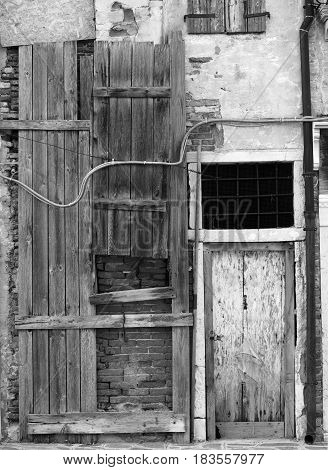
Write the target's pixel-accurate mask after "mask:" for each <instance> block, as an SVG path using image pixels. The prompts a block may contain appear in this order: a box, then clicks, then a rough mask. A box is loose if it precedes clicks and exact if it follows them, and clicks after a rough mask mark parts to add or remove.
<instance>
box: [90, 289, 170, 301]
mask: <svg viewBox="0 0 328 470" xmlns="http://www.w3.org/2000/svg"><path fill="white" fill-rule="evenodd" d="M174 298H175V292H174V290H173V289H172V287H152V288H150V289H136V290H123V291H117V292H106V293H104V294H94V295H91V296H90V297H89V299H90V302H91V304H92V305H104V304H108V303H113V302H123V303H125V302H141V301H143V300H158V299H174Z"/></svg>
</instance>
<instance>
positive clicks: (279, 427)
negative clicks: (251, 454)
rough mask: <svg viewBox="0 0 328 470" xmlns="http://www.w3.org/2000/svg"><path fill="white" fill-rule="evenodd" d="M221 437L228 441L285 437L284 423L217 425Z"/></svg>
mask: <svg viewBox="0 0 328 470" xmlns="http://www.w3.org/2000/svg"><path fill="white" fill-rule="evenodd" d="M216 425H217V427H218V429H219V431H220V435H221V437H222V438H223V439H224V438H228V439H254V438H255V439H265V438H270V437H271V438H272V437H276V438H282V437H284V423H283V422H281V421H280V422H275V423H243V422H235V423H216Z"/></svg>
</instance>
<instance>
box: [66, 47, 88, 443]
mask: <svg viewBox="0 0 328 470" xmlns="http://www.w3.org/2000/svg"><path fill="white" fill-rule="evenodd" d="M77 76H78V74H77V44H76V42H66V43H64V92H65V108H64V116H65V119H77V118H78V109H77V108H78V102H77ZM80 89H81V94H82V84H81V81H80ZM89 117H90V116H88V118H89ZM84 132H85V133H86V134H89V132H88V131H84ZM85 159H88V156H87V155H86V156H84V155H81V156H79V155H78V132H76V131H70V132H66V133H65V202H66V201H67V202H68V201H71V200H72V199H74V198H75V197H76V195H77V193H78V185H79V175H78V171H79V166H80V165H83V161H84V160H85ZM89 169H90V168H89ZM79 209H80V205H79V206H78V207H73V208H70V209H66V210H65V229H66V237H65V248H66V253H65V265H66V272H65V274H66V276H65V277H66V279H65V285H66V315H74V316H77V315H79V313H80V312H79V309H80V305H79V300H80V299H79V293H80V289H79V274H80V273H79V258H78V257H79V232H78V230H79V226H78V224H79V221H78V213H79ZM66 347H67V358H66V376H67V390H66V396H67V407H66V411H68V412H73V411H80V410H81V399H80V395H81V376H80V374H81V372H80V362H81V359H80V332H79V331H70V330H68V331H66ZM67 439H68V441H69V442H70V443H71V444H73V443H79V442H80V436H67Z"/></svg>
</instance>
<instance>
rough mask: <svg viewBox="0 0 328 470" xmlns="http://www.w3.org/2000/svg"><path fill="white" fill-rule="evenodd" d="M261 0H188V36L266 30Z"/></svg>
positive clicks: (263, 4) (262, 0) (263, 6)
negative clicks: (260, 14)
mask: <svg viewBox="0 0 328 470" xmlns="http://www.w3.org/2000/svg"><path fill="white" fill-rule="evenodd" d="M259 13H265V0H246V1H245V0H188V15H187V27H188V33H190V34H215V33H224V32H226V33H231V34H233V33H261V32H264V31H265V28H266V15H263V16H251V17H248V15H257V14H259Z"/></svg>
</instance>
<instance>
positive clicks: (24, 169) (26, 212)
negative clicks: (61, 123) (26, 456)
mask: <svg viewBox="0 0 328 470" xmlns="http://www.w3.org/2000/svg"><path fill="white" fill-rule="evenodd" d="M32 73H33V72H32V46H21V47H20V48H19V90H20V91H19V118H20V119H32ZM18 148H19V163H20V171H19V179H20V181H22V182H23V183H25V184H27V185H28V186H32V184H33V181H32V132H31V131H20V132H19V144H18ZM18 231H19V254H18V259H19V265H18V284H19V296H18V311H19V315H20V316H22V317H24V316H28V315H32V312H33V308H32V196H30V195H29V194H27V193H26V191H24V190H23V189H22V188H19V189H18ZM32 400H33V382H32V333H31V332H28V331H21V332H19V424H20V439H21V440H25V439H27V438H28V436H27V414H28V413H31V412H32V411H33V409H32Z"/></svg>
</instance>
